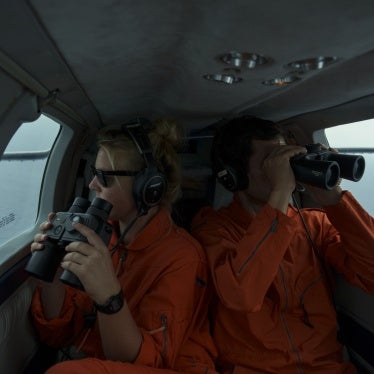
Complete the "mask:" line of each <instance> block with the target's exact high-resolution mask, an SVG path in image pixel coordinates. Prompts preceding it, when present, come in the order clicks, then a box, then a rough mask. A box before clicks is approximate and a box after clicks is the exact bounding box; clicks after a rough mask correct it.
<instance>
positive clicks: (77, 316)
mask: <svg viewBox="0 0 374 374" xmlns="http://www.w3.org/2000/svg"><path fill="white" fill-rule="evenodd" d="M40 291H41V287H40V286H39V287H37V289H36V290H35V293H34V295H33V298H32V301H31V307H30V312H31V316H32V321H33V325H34V327H35V329H36V331H37V334H38V336H39V338H40V340H41V341H42V342H44V343H46V344H48V345H49V346H51V347H54V348H61V347H64V346H67V345H70V344H72V343H73V342H74V339H75V338H76V337H77V335H78V334H79V333H80V332H81V329H82V326H83V325H84V313H83V312H77V308H76V302H75V300H76V299H77V298H79V299H80V301H79V302H78V303H79V304H80V305H81V309H82V310H83V309H84V308H85V306H86V305H85V304H87V307H89V306H90V305H91V302H90V299H89V297H88V296H86V295H85V294H84V293H83V292H79V291H76V290H74V289H73V288H71V287H65V299H64V303H63V305H62V308H61V312H60V316H59V317H58V318H53V319H50V320H48V319H46V318H45V316H44V313H43V306H42V301H41V295H40Z"/></svg>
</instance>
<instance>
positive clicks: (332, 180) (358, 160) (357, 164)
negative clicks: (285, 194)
mask: <svg viewBox="0 0 374 374" xmlns="http://www.w3.org/2000/svg"><path fill="white" fill-rule="evenodd" d="M305 148H306V149H307V153H305V154H302V155H296V156H294V157H292V158H291V159H290V164H291V168H292V170H293V172H294V174H295V179H296V181H298V182H304V183H307V184H310V185H313V186H317V187H320V188H323V189H326V190H331V189H333V188H334V187H335V186H336V185H337V184H338V183H339V180H340V179H341V178H344V179H349V180H351V181H354V182H358V181H359V180H360V179H361V178H362V176H363V174H364V171H365V159H364V158H363V157H362V156H360V155H357V156H356V155H347V154H340V153H336V152H331V151H328V150H325V149H322V147H321V146H320V145H319V144H307V145H306V146H305Z"/></svg>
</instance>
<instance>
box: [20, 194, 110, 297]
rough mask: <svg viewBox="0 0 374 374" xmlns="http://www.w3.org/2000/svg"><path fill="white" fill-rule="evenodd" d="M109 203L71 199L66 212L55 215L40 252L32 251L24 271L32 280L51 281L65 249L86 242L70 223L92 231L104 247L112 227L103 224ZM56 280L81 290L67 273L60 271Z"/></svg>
mask: <svg viewBox="0 0 374 374" xmlns="http://www.w3.org/2000/svg"><path fill="white" fill-rule="evenodd" d="M111 209H112V204H111V203H109V202H108V201H106V200H104V199H100V198H98V197H96V198H95V199H94V200H93V201H92V204H91V202H90V201H89V200H87V199H84V198H82V197H77V198H75V200H74V202H73V204H72V205H71V207H70V209H69V210H68V211H67V212H58V213H56V215H55V216H54V217H53V219H52V222H51V223H52V227H51V228H50V229H49V230H47V231H46V232H45V234H47V235H48V239H47V240H46V241H44V242H42V244H43V245H44V248H43V250H41V251H35V252H34V253H33V254H32V256H31V258H30V260H29V262H28V263H27V265H26V267H25V270H26V271H27V272H28V273H29V274H31V275H33V276H34V277H36V278H39V279H41V280H44V281H47V282H52V281H53V279H54V277H55V274H56V272H57V269H58V267H59V265H60V262H61V260H62V258H63V257H64V255H65V254H66V251H65V247H66V245H68V244H69V243H71V242H74V241H81V242H87V239H86V238H85V237H84V236H83V235H82V234H80V233H79V232H78V231H77V230H75V229H74V227H73V225H72V224H73V223H74V222H77V223H78V222H79V223H82V224H84V225H85V226H87V227H89V228H91V229H92V230H94V231H95V232H96V233H97V234H98V235H99V236H100V237H101V239H102V240H103V241H104V243H105V244H106V245H108V243H109V240H110V238H111V235H112V231H113V228H112V226H111V225H110V224H109V223H108V222H107V220H108V217H109V213H110V211H111ZM60 280H61V281H62V282H63V283H65V284H68V285H69V286H72V287H74V288H77V289H81V290H83V285H82V283H81V282H80V280H79V279H78V277H77V276H76V275H75V274H73V273H72V272H71V271H69V270H64V271H63V272H62V275H61V277H60Z"/></svg>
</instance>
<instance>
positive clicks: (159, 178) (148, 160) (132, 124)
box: [121, 118, 167, 215]
mask: <svg viewBox="0 0 374 374" xmlns="http://www.w3.org/2000/svg"><path fill="white" fill-rule="evenodd" d="M144 125H151V122H150V121H149V120H148V119H146V118H136V119H135V120H132V121H129V122H126V123H125V124H123V125H122V127H121V130H122V131H123V132H124V133H127V134H128V135H129V136H130V137H131V139H132V140H133V142H134V143H135V145H136V147H137V148H138V151H139V153H140V154H141V155H142V157H143V159H144V162H145V168H144V169H142V170H141V171H140V172H139V173H138V174H137V175H136V176H135V177H134V182H133V187H132V192H133V196H134V199H135V202H136V205H137V207H138V210H139V212H140V214H141V215H142V214H146V213H147V212H148V209H149V208H151V207H153V206H155V205H158V204H159V203H160V202H161V200H162V198H163V196H164V194H165V192H166V188H167V180H166V177H165V175H164V174H162V173H161V172H160V171H159V170H158V168H157V165H156V161H155V159H154V157H153V153H152V147H151V143H150V141H149V138H148V135H147V133H146V132H145V130H144Z"/></svg>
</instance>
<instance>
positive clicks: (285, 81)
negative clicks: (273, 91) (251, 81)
mask: <svg viewBox="0 0 374 374" xmlns="http://www.w3.org/2000/svg"><path fill="white" fill-rule="evenodd" d="M300 79H301V78H300V77H299V76H298V75H297V74H288V75H285V76H284V77H279V78H273V79H268V80H266V81H263V82H262V84H264V85H265V86H278V87H283V86H287V85H289V84H292V83H295V82H297V81H299V80H300Z"/></svg>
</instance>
